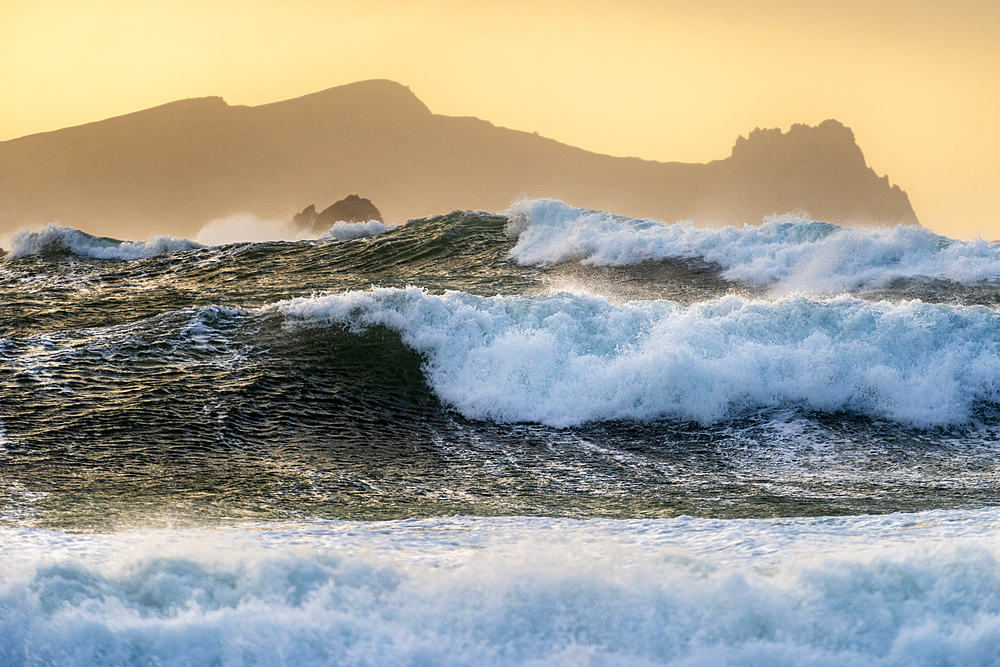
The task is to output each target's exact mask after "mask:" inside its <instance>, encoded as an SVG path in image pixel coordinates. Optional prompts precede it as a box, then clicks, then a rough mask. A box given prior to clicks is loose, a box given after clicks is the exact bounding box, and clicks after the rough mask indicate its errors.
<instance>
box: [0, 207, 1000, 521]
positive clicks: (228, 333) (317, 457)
mask: <svg viewBox="0 0 1000 667" xmlns="http://www.w3.org/2000/svg"><path fill="white" fill-rule="evenodd" d="M366 229H367V228H366ZM356 231H357V232H358V235H359V238H349V237H351V236H353V235H354V233H353V232H351V233H345V234H343V235H342V236H341V237H342V238H347V239H348V240H336V238H338V237H333V236H330V237H327V238H325V239H320V240H314V241H298V242H275V243H259V244H250V243H247V244H235V245H227V246H216V247H203V246H200V245H199V244H196V243H193V242H190V241H185V240H183V239H169V238H161V239H151V240H149V241H147V242H144V243H132V242H120V241H115V240H113V239H100V238H95V237H91V236H88V235H86V234H83V233H82V232H78V231H76V230H72V229H69V228H64V227H58V226H50V227H48V228H46V229H45V230H42V231H41V232H36V233H33V234H29V233H22V234H20V235H19V237H18V238H17V240H16V241H17V242H16V245H15V248H14V251H13V252H12V253H11V255H10V256H9V257H8V258H7V259H6V260H4V261H3V263H2V264H0V398H2V401H0V465H2V466H3V470H4V474H3V476H2V477H0V484H2V487H0V489H2V493H4V494H5V496H6V501H7V503H6V504H7V509H6V510H5V513H4V514H3V515H2V517H0V521H3V522H5V523H10V524H17V523H18V522H21V521H25V520H30V521H31V522H32V523H33V524H35V525H38V526H52V527H60V528H70V529H79V530H87V529H107V528H116V527H121V526H129V525H151V524H153V525H155V524H157V523H162V524H181V525H185V524H192V523H194V524H203V523H217V522H222V521H234V520H237V521H239V520H276V519H284V518H317V517H318V518H353V519H377V518H404V517H419V516H436V515H450V514H472V515H545V516H572V517H597V516H600V517H616V518H628V517H660V516H677V515H680V514H689V515H695V516H706V517H769V516H811V515H831V514H863V513H883V512H891V511H897V510H922V509H932V508H957V507H981V506H983V505H990V504H996V502H997V490H996V485H995V480H996V476H997V473H998V461H1000V455H998V452H997V449H996V445H995V443H996V440H997V434H998V431H1000V413H998V406H1000V313H998V312H997V311H996V305H997V303H998V299H1000V288H998V280H1000V250H998V248H997V246H996V245H993V244H986V243H982V242H979V243H965V242H960V241H954V240H950V239H944V238H943V237H938V236H936V235H933V234H932V233H930V232H928V231H927V230H922V229H912V228H895V229H887V230H876V231H870V230H869V231H865V230H855V229H848V228H840V227H837V226H835V225H828V224H826V223H816V222H810V221H799V220H791V219H778V220H772V221H769V222H767V223H765V224H764V225H763V226H761V227H759V228H746V229H744V230H734V229H731V228H727V229H725V230H706V229H698V228H693V227H690V226H685V225H683V224H678V225H662V224H660V223H655V222H653V221H642V220H629V219H624V218H620V217H616V216H611V215H608V214H604V213H599V212H593V211H584V210H580V209H572V208H570V207H567V206H565V205H563V204H561V203H559V202H551V201H544V200H541V201H532V202H522V203H520V204H517V205H516V206H514V207H513V208H512V209H511V210H510V211H507V212H505V213H504V214H502V215H495V214H489V213H482V212H455V213H451V214H448V215H444V216H438V217H432V218H428V219H423V220H412V221H410V222H408V223H407V224H406V225H401V226H399V227H396V228H390V229H388V230H387V231H382V232H381V233H377V234H374V235H370V236H360V235H361V233H362V232H364V233H368V232H369V231H370V230H368V231H365V230H356ZM375 231H378V230H375Z"/></svg>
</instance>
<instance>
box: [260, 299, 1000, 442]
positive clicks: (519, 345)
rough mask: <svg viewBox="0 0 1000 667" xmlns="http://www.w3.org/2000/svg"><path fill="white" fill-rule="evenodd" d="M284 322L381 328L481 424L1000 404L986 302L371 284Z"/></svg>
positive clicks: (930, 413)
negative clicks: (674, 297)
mask: <svg viewBox="0 0 1000 667" xmlns="http://www.w3.org/2000/svg"><path fill="white" fill-rule="evenodd" d="M274 307H276V308H278V309H280V310H281V311H282V312H283V313H284V314H285V316H286V318H287V322H288V323H289V324H290V325H292V326H295V325H297V324H304V325H310V324H313V325H315V324H323V323H343V324H347V325H349V326H352V327H355V328H359V329H361V328H365V327H369V326H372V325H384V326H387V327H389V328H391V329H394V330H396V331H398V332H399V333H400V334H401V336H402V340H403V342H404V343H406V344H407V345H408V346H410V347H412V348H413V349H415V350H417V351H418V352H420V353H421V354H423V355H424V356H425V358H426V362H425V364H424V371H425V374H426V376H427V380H428V382H429V384H430V385H431V387H432V388H433V389H434V391H435V392H436V393H437V394H438V396H439V397H440V398H441V399H442V400H443V401H445V402H446V403H448V404H450V405H452V406H453V407H455V408H456V409H457V410H459V411H460V412H461V413H462V414H464V415H465V416H467V417H469V418H473V419H489V420H497V421H509V422H540V423H544V424H549V425H554V426H567V425H573V424H579V423H582V422H586V421H593V420H610V419H640V420H643V419H651V418H658V417H670V418H676V419H681V420H695V421H699V422H702V423H711V422H717V421H720V420H725V419H729V418H732V417H734V416H739V415H741V414H745V413H747V412H749V411H754V410H758V409H762V408H775V407H803V408H806V409H811V410H820V411H840V410H849V411H855V412H857V413H860V414H865V415H871V416H876V417H886V418H890V419H893V420H898V421H900V422H904V423H909V424H914V425H918V426H929V425H949V424H960V423H964V422H966V421H967V420H969V418H970V415H971V413H972V412H973V410H975V408H976V406H977V405H979V404H982V403H996V402H998V401H1000V314H998V313H997V312H996V311H993V310H991V309H988V308H984V307H958V306H943V305H931V304H924V303H921V302H907V303H902V304H898V305H893V304H890V303H887V302H883V303H871V302H868V301H863V300H859V299H854V298H851V297H847V296H841V297H837V298H835V299H832V300H829V301H816V300H811V299H807V298H804V297H801V296H795V297H786V298H783V299H779V300H777V301H773V302H758V301H748V300H744V299H741V298H738V297H734V296H728V297H725V298H722V299H718V300H715V301H708V302H704V303H700V304H695V305H693V306H690V307H681V306H680V305H678V304H676V303H673V302H670V301H633V302H628V303H625V304H622V305H617V306H616V305H612V304H610V303H609V302H608V301H607V300H605V299H603V298H601V297H596V296H592V295H587V294H551V295H543V296H535V297H501V296H497V297H493V298H482V297H477V296H472V295H469V294H465V293H462V292H447V293H445V294H444V295H432V294H428V293H426V292H424V291H422V290H421V289H418V288H409V289H405V290H402V289H383V288H373V289H372V290H369V291H364V292H350V293H346V294H341V295H328V296H323V297H316V298H300V299H293V300H290V301H285V302H281V303H279V304H276V305H275V306H274Z"/></svg>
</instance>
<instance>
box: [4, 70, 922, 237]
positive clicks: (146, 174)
mask: <svg viewBox="0 0 1000 667" xmlns="http://www.w3.org/2000/svg"><path fill="white" fill-rule="evenodd" d="M355 192H356V193H361V194H362V195H363V196H365V197H368V198H370V199H371V200H372V201H373V202H375V203H376V204H377V205H378V207H379V209H380V210H381V211H382V214H383V215H384V216H385V219H386V221H388V222H403V221H405V220H406V219H409V218H415V217H423V216H427V215H432V214H438V213H447V212H450V211H452V210H454V209H484V210H489V211H497V210H501V209H504V208H506V207H507V206H508V205H509V204H510V203H511V202H512V201H513V200H514V199H516V198H517V197H520V196H528V197H554V198H559V199H562V200H564V201H566V202H567V203H569V204H572V205H574V206H582V207H588V208H595V209H601V210H606V211H612V212H614V213H620V214H623V215H629V216H637V217H652V218H656V219H659V220H663V221H665V222H674V221H677V220H682V219H694V220H696V221H704V222H715V223H720V222H721V223H733V224H741V223H759V222H760V221H761V220H762V218H763V217H764V216H766V215H769V214H773V213H784V212H788V211H800V212H804V213H807V214H808V215H810V216H812V217H813V218H815V219H818V220H827V221H831V222H860V223H882V222H895V221H901V222H906V223H916V222H917V219H916V216H915V214H914V212H913V209H912V208H911V206H910V202H909V199H908V198H907V196H906V193H904V192H903V191H902V190H900V189H899V187H898V186H891V187H890V185H889V182H888V179H887V178H886V177H882V178H879V177H878V176H877V175H876V174H875V172H874V171H872V170H871V169H870V168H869V167H867V165H866V164H865V159H864V155H862V153H861V149H860V148H859V147H858V146H857V144H855V142H854V135H853V133H852V132H851V131H850V130H849V129H848V128H846V127H844V126H843V125H841V124H840V123H838V122H837V121H834V120H828V121H825V122H824V123H822V124H820V125H819V126H818V127H808V126H805V125H795V126H793V127H792V128H791V130H790V131H789V132H787V133H782V132H781V131H780V130H755V131H753V132H751V133H750V135H749V137H748V138H747V139H744V138H742V137H740V139H738V140H737V142H736V145H735V147H734V148H733V153H732V155H731V156H730V157H728V158H726V159H723V160H715V161H713V162H709V163H708V164H683V163H678V162H670V163H660V162H652V161H648V160H640V159H638V158H617V157H611V156H607V155H599V154H596V153H591V152H589V151H585V150H582V149H579V148H574V147H572V146H567V145H565V144H561V143H559V142H557V141H554V140H552V139H546V138H544V137H540V136H538V135H537V134H532V133H529V132H520V131H515V130H509V129H506V128H502V127H496V126H494V125H492V124H491V123H489V122H486V121H483V120H479V119H476V118H456V117H450V116H441V115H436V114H433V113H431V112H430V110H428V108H427V107H426V106H425V105H424V104H423V103H422V102H421V101H420V100H418V99H417V97H416V96H415V95H414V94H413V93H411V92H410V90H409V89H408V88H406V87H404V86H401V85H399V84H397V83H394V82H391V81H383V80H376V81H362V82H358V83H353V84H350V85H346V86H340V87H337V88H331V89H329V90H324V91H322V92H318V93H314V94H312V95H306V96H304V97H299V98H296V99H292V100H287V101H283V102H275V103H273V104H265V105H262V106H257V107H246V106H229V105H228V104H226V102H225V101H223V100H222V98H219V97H207V98H197V99H188V100H181V101H177V102H171V103H169V104H164V105H162V106H159V107H155V108H152V109H147V110H145V111H139V112H136V113H132V114H128V115H125V116H118V117H115V118H110V119H108V120H103V121H99V122H95V123H89V124H87V125H81V126H77V127H71V128H66V129H62V130H57V131H54V132H46V133H42V134H34V135H30V136H26V137H21V138H19V139H13V140H10V141H5V142H0V232H9V231H11V230H13V229H16V228H17V227H20V226H23V225H26V224H34V223H47V222H50V221H53V220H57V221H59V222H61V223H63V224H67V225H72V226H75V227H78V228H81V229H84V230H86V231H89V232H92V233H96V234H102V235H109V236H115V237H118V238H144V237H146V236H148V235H149V234H151V233H165V232H169V233H172V234H177V235H183V236H192V235H193V234H195V233H196V232H197V230H198V229H200V228H201V226H202V225H204V224H205V223H206V222H208V221H210V220H212V219H215V218H220V217H223V216H226V215H229V214H232V213H236V212H244V211H245V212H251V213H253V214H255V215H257V216H260V217H262V218H270V219H284V220H289V219H291V217H292V216H293V215H294V214H295V213H297V212H299V211H301V210H302V208H303V206H306V205H308V204H309V203H312V202H325V201H332V200H335V199H338V198H341V197H343V196H344V195H346V194H348V193H355Z"/></svg>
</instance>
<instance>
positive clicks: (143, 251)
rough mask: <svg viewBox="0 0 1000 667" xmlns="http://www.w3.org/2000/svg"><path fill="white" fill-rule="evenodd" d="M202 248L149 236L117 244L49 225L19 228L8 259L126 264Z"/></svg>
mask: <svg viewBox="0 0 1000 667" xmlns="http://www.w3.org/2000/svg"><path fill="white" fill-rule="evenodd" d="M202 247H204V246H202V245H201V244H200V243H195V242H194V241H189V240H187V239H182V238H177V237H175V236H153V237H151V238H149V239H148V240H146V241H119V240H118V239H112V238H107V237H103V236H92V235H91V234H87V233H86V232H81V231H80V230H78V229H74V228H72V227H64V226H62V225H60V224H58V223H55V222H52V223H49V224H48V225H47V226H45V227H43V228H42V229H41V230H39V231H30V230H27V229H21V230H19V231H18V232H17V233H15V234H14V238H13V248H12V249H11V251H10V254H9V255H8V258H9V259H15V258H18V257H24V256H26V255H45V254H53V255H76V256H79V257H88V258H91V259H118V260H127V261H128V260H136V259H146V258H148V257H154V256H156V255H162V254H165V253H170V252H178V251H182V250H194V249H196V248H202Z"/></svg>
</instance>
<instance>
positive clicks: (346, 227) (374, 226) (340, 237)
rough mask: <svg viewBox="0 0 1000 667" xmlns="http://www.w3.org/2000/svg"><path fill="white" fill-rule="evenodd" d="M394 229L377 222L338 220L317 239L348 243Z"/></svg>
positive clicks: (389, 225) (390, 225) (392, 226)
mask: <svg viewBox="0 0 1000 667" xmlns="http://www.w3.org/2000/svg"><path fill="white" fill-rule="evenodd" d="M395 228H396V225H394V224H385V223H382V222H379V221H378V220H369V221H368V222H344V221H343V220H340V221H338V222H335V223H333V226H332V227H330V228H329V229H328V230H326V231H325V232H323V233H322V234H321V235H320V237H319V239H320V240H321V241H350V240H352V239H362V238H366V237H368V236H375V235H376V234H381V233H382V232H387V231H389V230H390V229H395Z"/></svg>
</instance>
